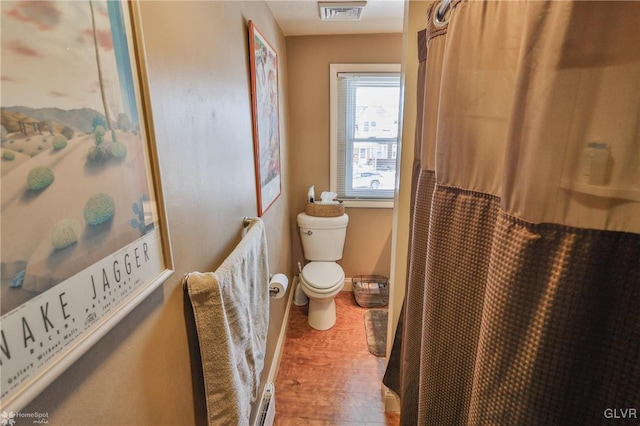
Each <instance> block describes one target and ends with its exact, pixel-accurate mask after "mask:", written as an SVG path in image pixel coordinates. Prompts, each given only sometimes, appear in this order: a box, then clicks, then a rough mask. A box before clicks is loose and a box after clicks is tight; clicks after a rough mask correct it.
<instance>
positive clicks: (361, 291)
mask: <svg viewBox="0 0 640 426" xmlns="http://www.w3.org/2000/svg"><path fill="white" fill-rule="evenodd" d="M351 283H352V284H353V295H354V297H355V298H356V303H358V305H360V306H362V307H363V308H380V307H382V306H386V305H387V304H388V303H389V280H388V278H387V277H385V276H382V275H356V276H355V277H353V278H352V280H351Z"/></svg>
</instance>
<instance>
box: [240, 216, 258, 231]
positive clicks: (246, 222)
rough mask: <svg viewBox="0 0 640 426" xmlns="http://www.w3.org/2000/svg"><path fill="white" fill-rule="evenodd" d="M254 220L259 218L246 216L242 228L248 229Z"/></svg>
mask: <svg viewBox="0 0 640 426" xmlns="http://www.w3.org/2000/svg"><path fill="white" fill-rule="evenodd" d="M254 220H258V218H256V217H247V216H245V217H243V218H242V226H243V227H244V228H246V227H247V226H249V225H251V222H253V221H254Z"/></svg>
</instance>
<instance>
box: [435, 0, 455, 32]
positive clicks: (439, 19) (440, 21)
mask: <svg viewBox="0 0 640 426" xmlns="http://www.w3.org/2000/svg"><path fill="white" fill-rule="evenodd" d="M450 9H451V0H441V2H440V6H438V8H437V9H436V13H434V14H433V23H434V24H435V25H436V27H444V26H445V25H447V22H449V17H448V16H447V12H449V10H450Z"/></svg>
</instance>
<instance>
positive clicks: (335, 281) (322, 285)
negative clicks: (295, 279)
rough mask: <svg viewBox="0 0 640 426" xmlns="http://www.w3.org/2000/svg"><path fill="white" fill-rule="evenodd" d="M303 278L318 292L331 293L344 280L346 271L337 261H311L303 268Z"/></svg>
mask: <svg viewBox="0 0 640 426" xmlns="http://www.w3.org/2000/svg"><path fill="white" fill-rule="evenodd" d="M302 280H303V282H304V283H305V284H306V285H307V286H308V287H309V288H310V289H311V290H313V291H314V292H316V293H319V294H325V293H331V292H333V291H334V290H335V288H336V287H337V286H339V285H341V284H342V283H343V282H344V271H343V270H342V268H341V267H340V265H338V264H337V263H335V262H310V263H308V264H307V265H305V267H304V268H302Z"/></svg>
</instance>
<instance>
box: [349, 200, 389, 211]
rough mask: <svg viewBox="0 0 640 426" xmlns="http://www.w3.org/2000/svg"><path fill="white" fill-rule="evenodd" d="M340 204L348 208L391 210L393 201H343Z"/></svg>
mask: <svg viewBox="0 0 640 426" xmlns="http://www.w3.org/2000/svg"><path fill="white" fill-rule="evenodd" d="M342 204H343V205H344V206H345V207H350V208H366V209H392V208H393V200H343V201H342Z"/></svg>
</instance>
